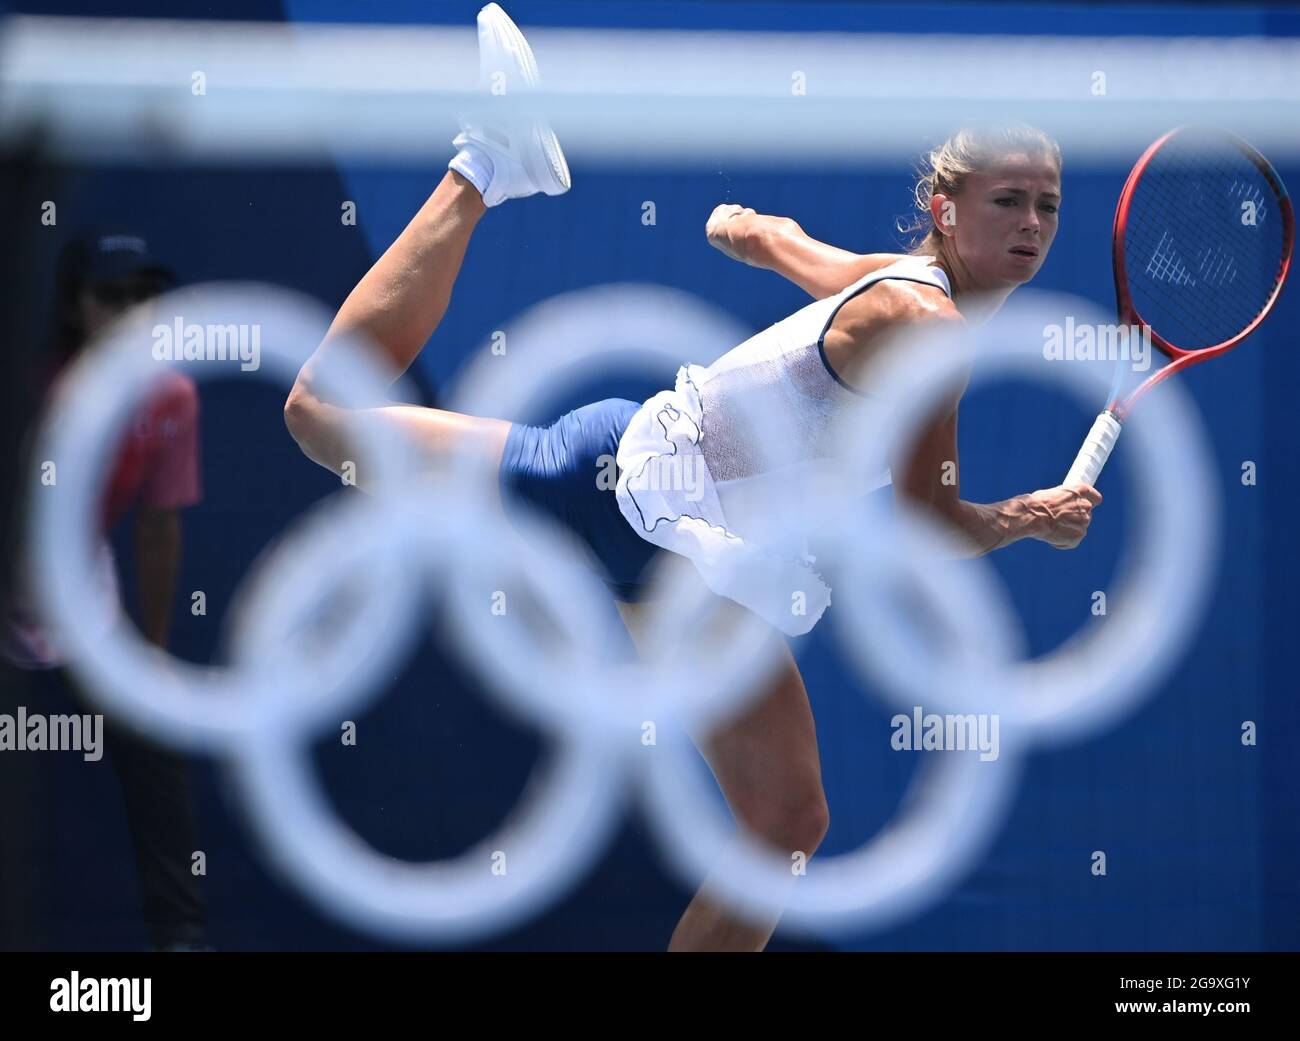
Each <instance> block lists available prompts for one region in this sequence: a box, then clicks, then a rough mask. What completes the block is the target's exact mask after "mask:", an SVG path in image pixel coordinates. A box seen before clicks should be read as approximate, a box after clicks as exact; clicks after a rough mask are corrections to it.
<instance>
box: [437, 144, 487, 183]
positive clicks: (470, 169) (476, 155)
mask: <svg viewBox="0 0 1300 1041" xmlns="http://www.w3.org/2000/svg"><path fill="white" fill-rule="evenodd" d="M455 143H456V142H454V141H453V142H452V144H455ZM447 169H448V170H455V171H456V172H457V173H458V174H460V175H461V176H462V177H464V178H465V180H467V181H469V183H470V184H472V185H473V186H474V187H475V188H477V189H478V193H479V195H483V194H484V193H486V192H487V188H488V185H489V184H491V183H492V172H493V170H494V166H493V163H492V157H491V156H490V155H488V154H487V153H486V152H485V151H483V149H481V148H479V147H478V145H476V144H473V143H472V142H466V143H465V144H463V145H461V147H460V151H459V152H457V153H456V155H455V157H454V158H453V159H452V161H451V162H449V163H448V164H447Z"/></svg>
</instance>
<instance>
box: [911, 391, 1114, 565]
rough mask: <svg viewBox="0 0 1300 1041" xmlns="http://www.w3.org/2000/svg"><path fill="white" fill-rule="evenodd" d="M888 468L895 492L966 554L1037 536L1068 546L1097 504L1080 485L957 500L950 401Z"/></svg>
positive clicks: (953, 410)
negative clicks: (948, 532)
mask: <svg viewBox="0 0 1300 1041" xmlns="http://www.w3.org/2000/svg"><path fill="white" fill-rule="evenodd" d="M893 472H894V475H895V480H894V488H895V490H896V491H897V492H898V493H899V494H900V495H901V496H902V497H903V498H904V499H905V500H906V501H908V502H910V503H912V504H915V505H919V506H921V507H923V508H925V509H928V510H929V511H931V512H932V513H934V514H935V515H937V516H938V518H939V519H940V520H942V521H944V522H945V523H947V524H948V525H949V526H950V527H951V528H954V529H955V530H956V531H957V532H958V533H959V535H960V536H961V538H962V541H963V542H964V543H965V544H966V545H967V546H968V547H969V550H970V555H971V556H982V555H983V554H985V553H990V552H992V551H993V550H995V549H1001V548H1002V547H1003V546H1008V545H1010V544H1011V543H1013V542H1017V541H1019V540H1020V539H1039V540H1041V541H1043V542H1046V543H1047V544H1048V545H1050V546H1055V547H1056V548H1057V549H1073V548H1074V547H1075V546H1077V545H1078V544H1079V543H1080V542H1081V541H1082V540H1083V537H1084V535H1086V534H1087V532H1088V525H1089V523H1091V520H1092V508H1093V507H1094V506H1095V505H1097V503H1099V502H1101V495H1100V494H1099V493H1098V492H1097V491H1096V490H1095V489H1093V488H1090V487H1088V486H1087V485H1082V484H1081V485H1074V486H1071V487H1069V488H1066V487H1064V486H1057V487H1055V488H1044V489H1042V490H1040V491H1036V492H1028V493H1026V494H1024V495H1017V496H1015V497H1014V498H1011V499H1003V500H1002V501H1001V502H993V503H978V502H967V501H965V500H964V499H962V498H961V494H960V488H961V470H960V467H959V464H958V460H957V407H956V405H955V403H948V404H945V405H944V406H943V408H942V410H941V411H940V413H939V414H938V415H936V416H935V417H933V419H932V421H931V422H929V423H927V424H926V426H925V427H924V428H923V430H922V434H921V437H920V439H919V440H918V441H917V444H916V447H915V449H913V451H912V455H911V458H910V459H907V460H905V461H904V462H903V463H902V465H900V466H898V467H896V468H895V469H894V471H893ZM900 474H901V475H902V476H901V479H899V475H900Z"/></svg>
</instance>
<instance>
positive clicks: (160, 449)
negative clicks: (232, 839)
mask: <svg viewBox="0 0 1300 1041" xmlns="http://www.w3.org/2000/svg"><path fill="white" fill-rule="evenodd" d="M175 281H176V279H175V276H174V275H173V273H172V271H171V270H170V269H169V268H168V267H167V266H165V265H164V264H162V263H161V262H159V261H158V260H157V259H156V258H155V257H154V256H153V254H152V253H151V251H150V248H149V244H148V242H147V241H146V240H145V239H144V238H143V237H142V236H140V235H139V234H136V233H135V232H133V231H131V230H127V229H121V228H92V229H87V230H85V231H82V232H81V233H80V234H77V235H75V236H74V237H73V238H72V239H71V240H70V241H69V242H68V243H67V244H66V245H65V247H64V248H63V250H62V252H61V253H60V255H59V259H58V263H57V266H56V286H55V293H54V301H53V307H52V312H51V320H50V341H49V344H48V345H47V351H46V354H45V356H44V357H45V364H44V368H43V370H42V369H41V368H39V367H38V369H37V372H36V377H35V385H34V386H31V387H30V389H29V393H30V394H32V395H33V400H38V399H39V400H45V399H47V398H48V396H49V395H50V393H51V392H52V391H53V389H54V388H55V386H56V385H57V383H58V380H59V378H60V375H61V373H62V371H63V369H64V368H65V367H66V366H68V365H69V364H70V363H71V362H73V361H75V359H76V358H77V356H78V355H79V354H80V352H81V351H82V350H85V349H87V348H90V349H93V344H94V342H95V341H96V339H97V338H98V337H99V336H101V335H102V334H103V333H104V332H105V331H106V330H108V329H109V327H110V326H112V325H113V324H114V323H115V322H116V321H117V320H118V319H119V318H121V317H122V316H124V315H125V314H127V313H128V312H130V311H132V310H133V309H134V308H136V307H137V306H141V305H146V306H147V302H148V301H150V300H152V299H153V298H155V297H157V296H158V295H159V294H161V293H162V292H164V291H166V290H167V289H169V288H170V287H171V286H173V285H174V284H175ZM198 419H199V399H198V392H197V389H196V388H195V386H194V383H193V381H192V380H190V379H189V378H187V377H186V376H184V375H182V374H181V373H180V372H178V371H175V370H167V371H166V372H165V373H164V374H163V375H162V377H161V378H160V379H159V381H158V382H157V384H156V385H155V387H154V389H153V390H152V391H151V392H150V394H149V396H148V397H147V398H146V399H145V400H144V402H143V404H142V405H141V406H140V407H139V408H138V409H137V411H136V412H135V414H134V415H133V416H132V419H131V420H130V422H129V424H128V427H127V430H126V432H125V433H124V435H123V436H122V439H121V443H120V445H119V447H118V450H117V452H116V456H115V463H114V466H113V469H112V472H111V474H110V476H109V480H108V482H107V483H106V485H105V487H104V492H103V497H102V500H101V512H100V518H99V521H100V531H101V536H102V537H101V539H100V542H99V552H98V558H97V563H98V566H97V572H96V574H95V575H94V576H93V579H92V581H94V582H96V583H97V584H98V585H99V595H100V596H104V598H105V600H106V602H108V603H111V604H113V605H116V604H118V603H119V602H120V593H119V587H118V579H117V573H116V562H115V559H114V554H113V551H112V547H111V545H110V543H109V537H110V535H111V533H112V532H113V530H114V529H115V528H117V527H118V525H119V524H120V523H121V522H122V521H123V519H124V518H125V516H126V515H127V514H128V512H129V511H130V509H131V507H132V506H134V507H135V512H134V522H133V532H132V555H133V557H134V562H135V577H136V587H137V596H138V626H139V629H140V631H141V633H142V634H143V636H144V637H145V639H147V640H148V641H149V642H151V643H153V644H154V645H156V646H157V647H159V648H161V649H163V650H166V648H167V643H168V636H169V627H170V623H171V613H172V606H173V602H174V599H175V585H176V576H177V574H178V572H179V569H180V559H181V510H182V509H184V508H185V507H187V506H193V505H194V504H195V503H197V502H199V500H200V498H201V491H200V478H199V430H198ZM33 450H34V430H28V431H27V434H26V440H25V443H24V445H23V447H22V449H21V454H22V457H23V459H24V460H25V461H26V465H27V467H28V469H27V470H26V473H28V474H30V473H31V472H32V469H31V468H33V467H36V466H38V465H40V461H39V460H35V459H33V458H32V457H31V453H32V451H33ZM25 487H27V488H29V489H31V488H35V487H37V485H36V483H35V482H32V481H28V482H25ZM22 509H23V508H22V506H21V505H20V512H21V511H22ZM14 530H15V532H16V534H15V536H14V537H13V539H12V542H13V544H12V545H10V546H6V547H4V549H5V554H4V556H5V560H6V571H7V574H6V576H5V579H6V581H5V583H4V586H3V589H0V668H3V669H4V671H5V672H6V673H7V675H6V676H5V677H4V678H5V680H6V681H7V682H6V683H5V684H4V686H5V688H6V689H7V690H9V691H10V692H11V693H10V694H9V696H8V700H16V699H17V700H16V703H25V704H26V706H27V710H28V712H29V713H49V714H56V713H61V712H69V711H76V712H81V713H84V712H90V713H99V712H100V709H99V706H98V705H96V704H94V703H93V702H90V701H88V700H87V699H86V698H85V696H84V695H83V693H82V692H81V691H80V690H79V688H78V684H77V681H76V680H75V679H74V678H73V677H72V674H71V673H70V672H69V670H68V669H67V668H66V657H65V654H64V652H63V651H62V650H61V648H60V647H59V646H58V645H57V640H56V638H55V636H54V634H53V632H52V631H51V630H50V628H49V627H47V626H46V625H45V624H44V622H43V620H42V619H41V618H40V616H39V609H38V607H37V602H36V598H35V596H34V595H33V585H32V584H33V583H34V582H35V581H38V580H39V578H38V577H37V576H35V575H33V574H30V573H29V571H28V568H29V567H30V553H29V552H28V550H27V547H25V546H24V544H23V532H24V525H23V524H22V523H19V524H18V525H16V526H15V529H14ZM12 692H22V693H20V694H17V695H15V694H14V693H12ZM24 695H25V696H26V701H25V702H22V701H21V698H22V697H23V696H24ZM69 695H70V696H71V698H69ZM70 701H71V702H72V703H75V707H74V705H73V704H70ZM5 708H6V710H9V709H10V708H12V706H8V705H6V706H5ZM103 733H104V737H103V746H104V750H105V752H106V753H107V754H106V756H105V758H106V759H107V760H108V761H110V762H112V764H113V768H114V771H115V773H116V774H117V777H118V780H119V782H120V784H121V790H122V794H123V797H124V801H125V808H126V816H127V821H128V826H129V829H130V836H131V844H132V848H133V850H134V855H135V866H136V874H137V877H138V882H139V891H140V901H141V906H142V908H143V912H144V919H145V926H146V928H147V931H148V935H149V942H150V944H151V946H152V947H153V949H155V950H172V951H189V950H210V949H211V947H210V945H209V944H208V931H207V915H206V910H205V906H204V901H203V897H202V894H201V893H200V890H199V885H198V878H197V877H196V876H195V875H194V874H193V872H192V871H191V857H192V856H193V854H194V852H195V850H196V848H197V844H196V840H195V827H194V813H193V806H192V801H193V800H192V794H191V787H190V779H189V776H188V771H187V765H186V762H185V760H184V759H182V758H181V757H180V756H178V755H177V754H175V753H174V752H172V751H171V750H169V749H166V748H164V747H162V746H160V745H158V744H155V743H153V742H152V741H150V740H148V739H146V738H143V737H141V736H140V735H138V734H136V733H134V732H132V731H128V730H126V729H125V728H123V727H121V726H117V725H115V724H114V723H113V721H112V720H111V719H107V718H106V719H105V722H104V732H103ZM4 754H5V753H4V752H0V755H4ZM9 754H10V755H11V756H16V755H19V754H21V753H18V752H10V753H9ZM25 817H26V819H27V822H28V827H29V828H30V829H36V828H39V827H40V826H41V825H42V824H43V823H45V822H44V821H42V819H41V815H40V813H39V812H31V810H29V812H27V813H26V814H25ZM10 841H11V842H12V843H13V844H14V846H15V847H17V848H18V849H20V850H21V851H23V853H24V854H25V856H26V859H27V861H28V862H29V863H28V864H27V865H26V870H24V867H23V866H22V865H18V864H16V863H15V862H16V860H17V858H16V857H14V856H11V857H9V858H8V859H7V860H6V869H7V870H8V871H9V873H10V874H13V873H15V872H19V871H21V872H22V873H24V874H26V876H27V877H26V878H25V879H13V878H7V879H5V880H4V881H5V886H6V888H8V889H9V891H10V892H9V897H8V898H7V899H6V901H5V906H4V908H3V909H2V910H0V946H5V947H11V948H18V949H22V948H24V947H30V946H32V945H33V943H34V942H35V939H34V935H33V934H34V933H35V931H36V929H37V927H36V925H35V923H36V921H37V919H38V918H39V915H37V914H36V912H35V911H34V910H33V908H32V907H31V906H24V902H23V898H22V896H21V895H20V894H21V892H22V890H23V889H29V890H30V889H33V888H36V880H37V879H38V878H39V877H40V874H39V873H38V872H36V871H35V870H34V869H32V867H31V865H30V861H31V860H33V859H34V851H35V850H36V849H37V848H38V846H37V844H36V843H35V842H34V841H33V837H32V835H30V834H29V835H25V836H10ZM79 863H80V864H81V865H83V866H84V870H87V871H89V870H93V868H94V865H95V861H94V858H89V857H88V858H85V859H84V860H82V861H80V862H79ZM23 882H26V883H27V885H23V884H21V883H23ZM30 899H31V898H30V896H29V897H28V900H29V901H30Z"/></svg>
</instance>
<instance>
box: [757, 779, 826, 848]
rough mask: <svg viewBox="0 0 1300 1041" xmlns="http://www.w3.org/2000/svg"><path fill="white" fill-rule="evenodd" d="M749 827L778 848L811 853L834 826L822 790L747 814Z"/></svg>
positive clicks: (764, 840) (766, 841)
mask: <svg viewBox="0 0 1300 1041" xmlns="http://www.w3.org/2000/svg"><path fill="white" fill-rule="evenodd" d="M745 817H746V819H745V827H746V830H748V831H750V832H753V833H754V834H755V835H757V836H758V837H759V838H761V839H762V840H763V842H765V843H766V844H768V845H771V846H775V847H776V848H777V849H778V850H783V851H786V850H788V851H791V852H793V851H795V850H799V851H800V852H802V853H806V854H808V855H810V856H811V855H812V853H813V852H814V851H815V850H816V849H817V847H818V846H820V845H821V844H822V840H823V839H824V838H825V837H826V832H827V831H828V830H829V829H830V826H831V814H830V808H829V807H828V806H827V805H826V796H825V795H824V794H822V793H821V792H820V791H819V792H818V793H817V794H816V795H814V796H809V797H808V798H807V799H802V800H799V801H796V802H785V803H782V804H772V805H769V806H767V807H764V808H761V809H756V810H755V811H754V812H752V813H750V814H746V815H745Z"/></svg>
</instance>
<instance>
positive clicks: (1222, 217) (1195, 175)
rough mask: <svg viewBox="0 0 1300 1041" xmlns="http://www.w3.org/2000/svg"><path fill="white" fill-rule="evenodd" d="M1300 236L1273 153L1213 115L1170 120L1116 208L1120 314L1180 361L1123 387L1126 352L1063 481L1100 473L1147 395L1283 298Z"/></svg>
mask: <svg viewBox="0 0 1300 1041" xmlns="http://www.w3.org/2000/svg"><path fill="white" fill-rule="evenodd" d="M1294 247H1295V213H1294V211H1293V210H1292V207H1291V199H1290V196H1288V195H1287V191H1286V188H1285V186H1284V185H1283V184H1282V181H1281V178H1279V177H1278V175H1277V171H1276V170H1274V169H1273V167H1272V165H1271V164H1270V163H1269V161H1268V160H1267V159H1265V158H1264V157H1263V156H1262V155H1260V154H1259V152H1257V151H1256V150H1255V149H1254V148H1252V147H1251V146H1250V145H1248V144H1247V143H1246V142H1245V141H1243V140H1242V139H1241V138H1239V137H1237V136H1235V135H1234V134H1229V133H1227V132H1226V131H1222V130H1216V129H1212V128H1205V127H1186V126H1185V127H1178V128H1177V129H1175V130H1171V131H1169V133H1167V134H1165V135H1164V136H1163V137H1162V138H1160V139H1159V140H1158V141H1156V142H1155V144H1153V145H1152V146H1151V147H1150V148H1148V149H1147V150H1146V152H1144V153H1143V155H1142V158H1140V159H1139V160H1138V161H1137V165H1136V166H1134V167H1133V170H1132V172H1131V173H1130V174H1129V175H1128V181H1127V182H1125V184H1124V191H1123V192H1122V193H1120V197H1119V205H1118V207H1116V210H1115V229H1114V267H1115V298H1116V304H1117V306H1118V310H1119V317H1120V322H1121V323H1123V324H1125V325H1128V326H1130V328H1131V329H1132V328H1138V327H1141V326H1149V327H1150V330H1151V343H1152V344H1153V345H1154V346H1155V347H1156V348H1158V349H1159V350H1160V351H1161V352H1162V353H1163V354H1165V355H1166V356H1168V358H1169V359H1170V360H1169V364H1168V365H1165V366H1164V367H1163V368H1161V369H1159V370H1157V371H1156V372H1153V373H1152V374H1151V375H1150V376H1148V377H1147V378H1146V379H1145V380H1144V381H1143V382H1142V383H1141V384H1139V386H1138V387H1137V389H1136V390H1134V391H1133V392H1132V393H1130V394H1128V395H1126V396H1121V394H1120V385H1121V382H1122V375H1123V363H1122V362H1121V363H1120V365H1119V367H1118V368H1117V370H1116V373H1115V382H1114V384H1113V385H1112V387H1111V392H1110V401H1109V403H1108V404H1107V406H1106V408H1105V410H1104V411H1103V412H1102V413H1101V415H1099V416H1098V417H1097V421H1096V422H1095V423H1094V424H1093V425H1092V429H1091V430H1090V431H1089V432H1088V436H1087V438H1086V439H1085V440H1084V443H1083V447H1082V448H1081V449H1080V450H1079V454H1078V456H1077V457H1076V458H1075V460H1074V465H1073V466H1071V467H1070V472H1069V473H1068V474H1067V475H1066V478H1065V481H1064V482H1063V483H1064V484H1067V485H1068V484H1088V485H1092V484H1095V483H1096V481H1097V477H1098V475H1100V473H1101V470H1102V467H1104V466H1105V465H1106V460H1107V459H1108V458H1110V453H1111V450H1112V449H1113V448H1114V447H1115V441H1116V440H1117V439H1118V437H1119V433H1120V429H1121V427H1122V426H1123V424H1124V421H1125V419H1127V418H1128V415H1129V412H1130V411H1131V410H1132V408H1133V405H1134V404H1135V403H1136V402H1137V400H1138V399H1139V398H1140V397H1141V396H1142V395H1143V394H1145V393H1146V392H1147V391H1149V390H1150V389H1151V388H1152V387H1154V386H1155V385H1156V384H1158V383H1160V382H1161V381H1163V380H1166V379H1168V378H1169V377H1170V376H1172V375H1173V374H1174V373H1175V372H1178V371H1179V370H1180V369H1185V368H1187V367H1188V366H1189V365H1196V364H1198V363H1199V362H1203V361H1209V360H1210V359H1211V358H1216V357H1218V356H1219V355H1221V354H1223V353H1225V352H1227V351H1230V350H1232V348H1234V347H1236V346H1237V345H1238V344H1240V343H1241V342H1242V341H1243V340H1245V339H1246V337H1247V336H1249V335H1250V334H1251V333H1253V332H1254V331H1255V330H1256V329H1258V328H1259V325H1260V323H1261V322H1263V321H1264V319H1265V318H1266V317H1268V313H1269V312H1270V311H1271V310H1272V309H1273V305H1274V304H1275V303H1276V302H1277V298H1278V296H1279V294H1280V293H1281V292H1282V285H1283V283H1285V282H1286V276H1287V271H1288V270H1289V268H1290V266H1291V254H1292V251H1293V249H1294Z"/></svg>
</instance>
